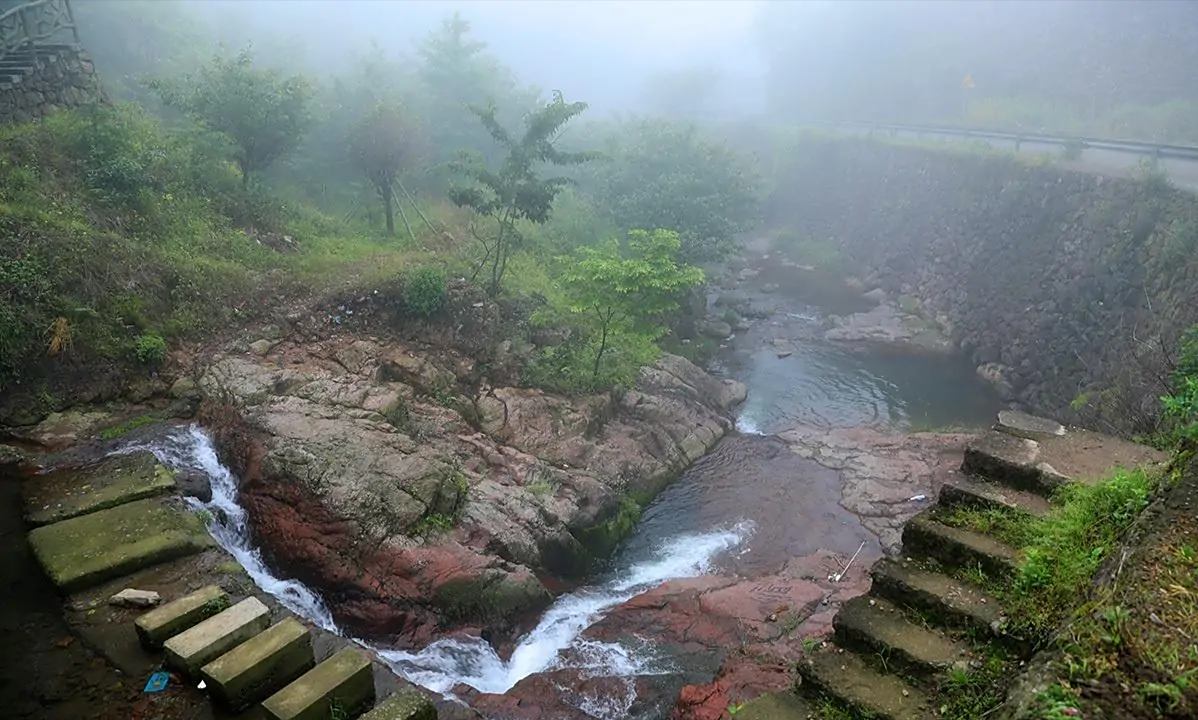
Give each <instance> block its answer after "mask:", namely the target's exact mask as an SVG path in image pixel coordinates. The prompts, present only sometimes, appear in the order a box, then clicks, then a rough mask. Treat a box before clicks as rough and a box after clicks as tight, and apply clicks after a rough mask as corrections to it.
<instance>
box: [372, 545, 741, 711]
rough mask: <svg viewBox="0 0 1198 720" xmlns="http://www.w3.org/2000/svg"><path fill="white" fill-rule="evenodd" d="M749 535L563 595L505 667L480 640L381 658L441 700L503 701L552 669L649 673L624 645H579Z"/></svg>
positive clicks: (670, 554)
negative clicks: (651, 592)
mask: <svg viewBox="0 0 1198 720" xmlns="http://www.w3.org/2000/svg"><path fill="white" fill-rule="evenodd" d="M749 530H750V528H749V526H748V524H747V523H742V524H740V525H738V526H736V527H733V528H731V529H728V530H716V531H713V532H706V533H696V534H693V535H681V536H677V537H675V538H673V539H672V540H671V541H670V542H668V543H666V545H665V546H664V547H662V548H660V549H659V550H658V552H657V556H656V557H654V558H652V559H650V560H645V561H642V562H638V563H635V564H633V565H631V566H630V567H627V568H623V569H621V570H620V571H619V572H618V573H616V574H614V575H613V577H612V578H611V579H610V580H608V581H607V582H605V583H602V584H600V585H596V586H590V587H585V588H582V589H581V590H578V591H575V592H572V593H569V594H567V595H563V596H562V597H560V598H558V599H557V601H556V602H554V603H553V605H551V606H550V607H549V609H548V610H546V611H545V614H544V615H543V616H541V621H540V622H539V623H537V626H536V627H535V628H533V629H532V631H531V632H529V633H528V634H527V635H525V636H524V639H523V640H521V641H520V644H519V645H517V646H516V649H515V651H513V652H512V655H511V657H510V658H508V660H507V661H504V660H503V659H502V658H500V657H499V655H498V654H497V653H496V652H495V650H494V648H492V647H491V646H490V645H489V644H488V643H487V642H486V641H484V640H482V639H479V638H465V639H461V638H445V639H443V640H438V641H437V642H434V643H432V644H431V645H429V646H428V647H426V648H424V649H423V650H421V651H419V652H415V653H412V652H405V651H402V650H384V651H382V652H381V653H380V654H381V655H382V657H383V658H384V659H385V660H387V662H388V663H390V664H391V665H392V667H394V668H395V669H396V670H397V671H399V672H400V673H402V674H403V675H405V676H407V677H409V678H411V679H412V680H413V681H414V682H418V683H419V684H421V685H423V686H425V687H427V688H430V689H433V690H437V691H438V692H446V691H448V690H449V689H450V688H452V687H453V686H454V685H455V684H457V683H465V684H467V685H469V686H471V687H473V688H475V689H476V690H480V691H482V692H488V693H502V692H504V691H506V690H508V689H510V688H511V687H512V686H513V685H515V684H516V683H518V682H520V681H521V680H523V679H524V678H526V677H528V676H529V675H532V674H534V673H538V672H542V671H544V670H548V669H550V668H554V667H579V668H581V669H583V670H587V671H591V672H593V673H595V674H601V675H604V676H631V675H644V674H649V673H652V672H654V670H653V669H652V668H651V667H649V665H648V663H647V660H649V658H645V657H644V656H642V655H639V654H636V653H632V652H630V651H629V650H628V649H627V648H625V647H623V646H621V645H619V644H614V643H603V642H598V641H595V640H579V635H581V634H582V631H583V630H586V629H587V628H588V627H590V626H591V625H593V624H594V623H595V622H596V621H597V620H599V619H600V618H602V617H603V615H604V614H605V613H606V612H607V611H608V610H610V609H612V608H613V607H615V606H617V605H620V604H621V603H623V602H625V601H627V600H629V599H631V598H632V597H633V596H635V595H637V594H639V593H642V592H644V591H645V590H648V589H649V588H652V587H654V586H656V585H659V584H661V583H662V582H665V581H666V580H671V579H674V578H682V577H692V576H695V575H701V574H703V573H705V572H707V570H708V569H709V567H710V565H711V561H712V560H713V559H714V558H715V557H716V556H717V555H719V554H720V553H721V552H725V551H727V550H731V549H732V548H734V547H735V546H737V545H739V544H740V543H741V542H742V541H743V540H744V539H745V538H746V537H747V536H748V533H749ZM567 648H569V649H571V650H572V651H573V652H571V653H570V656H571V660H572V662H571V661H567V662H566V663H565V664H558V660H559V659H560V658H562V651H564V650H566V649H567Z"/></svg>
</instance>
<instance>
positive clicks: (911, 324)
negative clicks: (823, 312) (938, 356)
mask: <svg viewBox="0 0 1198 720" xmlns="http://www.w3.org/2000/svg"><path fill="white" fill-rule="evenodd" d="M832 323H833V327H832V328H830V329H829V330H827V331H826V332H825V333H824V338H825V339H826V340H831V341H833V342H844V343H858V344H880V345H889V346H895V347H900V348H905V349H909V350H914V351H921V352H950V351H951V350H952V348H953V346H952V343H951V342H950V341H949V340H948V339H947V338H946V337H944V336H943V334H941V332H940V330H939V329H938V328H937V327H936V326H935V325H933V324H932V323H930V322H928V321H926V320H923V319H922V318H920V317H918V316H916V315H914V314H912V313H911V312H908V311H905V310H902V309H900V308H898V307H895V306H894V305H891V304H889V303H885V304H882V305H878V306H877V307H875V308H873V309H872V310H869V311H866V312H861V313H854V314H852V315H847V316H844V317H836V316H833V317H832Z"/></svg>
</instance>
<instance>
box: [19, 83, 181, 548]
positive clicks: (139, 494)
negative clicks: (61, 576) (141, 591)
mask: <svg viewBox="0 0 1198 720" xmlns="http://www.w3.org/2000/svg"><path fill="white" fill-rule="evenodd" d="M0 74H2V73H0ZM174 489H175V476H174V473H172V472H171V471H170V470H168V469H167V468H165V467H163V466H162V465H160V464H158V460H157V459H156V458H155V457H154V456H153V455H152V454H150V453H148V452H146V453H130V454H128V455H115V456H112V457H108V458H105V459H104V460H102V461H100V462H98V463H96V464H94V465H89V466H86V467H82V468H66V469H63V470H55V471H53V472H49V473H46V474H45V475H38V476H36V477H33V478H30V479H29V480H27V481H25V486H24V495H25V519H26V520H28V521H29V522H30V524H32V525H46V524H48V523H54V522H58V521H59V520H66V519H68V518H73V517H78V516H80V515H86V514H87V513H91V512H95V511H97V510H104V509H106V508H110V507H116V506H117V505H124V504H125V503H128V502H132V501H134V500H142V499H145V498H148V497H153V496H155V495H163V494H165V493H168V492H170V491H172V490H174Z"/></svg>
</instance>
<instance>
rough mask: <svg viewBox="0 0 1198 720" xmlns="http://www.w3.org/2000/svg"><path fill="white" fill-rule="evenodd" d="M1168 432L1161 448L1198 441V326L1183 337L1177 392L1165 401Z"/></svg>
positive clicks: (1175, 378) (1161, 438)
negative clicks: (1189, 440)
mask: <svg viewBox="0 0 1198 720" xmlns="http://www.w3.org/2000/svg"><path fill="white" fill-rule="evenodd" d="M1161 405H1162V407H1163V410H1164V420H1165V423H1164V430H1163V432H1161V433H1159V437H1158V438H1157V439H1156V442H1157V444H1159V445H1175V444H1176V443H1177V442H1178V441H1179V440H1181V439H1182V438H1192V439H1198V325H1195V326H1193V327H1191V328H1190V329H1189V330H1187V331H1186V332H1185V334H1184V335H1182V337H1181V343H1180V349H1179V352H1178V358H1177V368H1176V370H1174V373H1173V392H1172V393H1170V394H1168V395H1164V396H1162V397H1161Z"/></svg>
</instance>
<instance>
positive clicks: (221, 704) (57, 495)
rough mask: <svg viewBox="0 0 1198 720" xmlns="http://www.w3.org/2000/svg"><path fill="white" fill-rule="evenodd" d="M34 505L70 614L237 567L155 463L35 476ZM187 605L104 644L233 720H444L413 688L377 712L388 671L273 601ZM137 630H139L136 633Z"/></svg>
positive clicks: (151, 614) (219, 598)
mask: <svg viewBox="0 0 1198 720" xmlns="http://www.w3.org/2000/svg"><path fill="white" fill-rule="evenodd" d="M24 496H25V503H26V512H25V515H26V519H27V521H28V522H29V523H30V524H31V525H35V526H36V527H34V528H33V529H32V530H31V531H30V533H29V542H30V545H31V547H32V548H33V551H34V555H35V556H36V557H37V559H38V561H39V563H40V564H41V565H42V567H43V568H44V569H45V571H46V573H47V575H49V577H50V578H51V579H52V580H53V581H54V583H55V584H56V585H57V586H58V587H59V589H60V590H61V591H62V592H64V593H68V594H69V597H70V600H69V602H68V605H82V606H86V607H89V610H88V612H89V614H90V613H94V612H95V610H96V608H97V607H98V606H99V604H100V603H106V600H104V599H102V598H106V597H107V595H108V594H109V593H110V591H111V589H112V588H114V587H118V586H120V585H121V584H124V583H126V582H128V583H129V586H130V587H138V588H141V589H154V585H155V583H154V581H153V580H152V579H148V578H153V577H154V576H153V572H154V571H155V570H156V569H157V568H161V567H165V566H167V565H169V564H171V563H174V564H176V565H177V564H179V563H183V564H184V565H182V566H177V569H176V574H179V575H182V576H185V577H188V578H191V581H192V582H194V581H195V579H196V578H199V577H203V576H204V574H205V573H206V572H207V570H206V569H207V568H211V567H213V566H214V560H216V559H219V558H215V557H213V556H216V555H220V556H223V558H224V559H223V561H221V563H220V564H223V565H225V566H227V565H229V564H230V562H231V561H232V558H230V557H229V556H228V555H226V554H224V552H223V551H221V550H220V549H219V548H216V547H215V545H214V543H213V541H212V539H211V537H210V536H209V535H208V532H207V529H206V528H205V526H204V522H203V519H202V518H201V517H199V516H198V515H197V514H196V513H195V512H193V511H191V510H189V509H188V508H186V507H185V505H184V503H183V502H182V500H181V498H179V497H178V496H177V488H176V485H175V480H174V476H173V474H172V473H171V472H170V471H169V470H167V469H166V468H164V467H162V466H161V465H159V464H158V463H157V461H156V460H155V458H154V457H153V456H152V455H150V454H149V453H136V454H130V455H124V456H114V457H109V458H106V459H104V460H102V461H100V462H98V463H95V464H92V465H89V466H85V467H82V468H72V469H69V470H62V471H53V472H50V473H47V474H42V475H38V476H34V477H33V478H30V479H29V480H27V481H26V486H25V491H24ZM205 556H207V559H206V560H205V561H203V562H201V561H199V560H198V558H203V557H205ZM187 563H191V564H190V565H187ZM147 582H148V583H149V587H148V588H147V587H144V585H145V583H147ZM158 587H159V588H161V589H164V590H167V591H168V592H169V589H168V588H167V587H166V586H163V585H158ZM89 593H90V594H91V599H90V600H89V599H88V594H89ZM178 595H179V596H177V597H175V598H174V599H173V600H171V601H170V602H167V603H166V604H164V605H161V606H159V607H156V608H154V609H151V610H148V611H146V612H144V613H142V614H140V615H138V616H136V617H135V618H132V619H131V622H128V621H127V620H126V619H125V617H124V616H120V615H115V616H114V624H115V625H117V626H118V627H116V628H114V629H113V630H112V631H109V632H108V634H107V635H106V634H104V633H100V635H99V636H100V637H116V636H119V635H120V634H121V633H124V632H128V633H129V634H131V635H132V634H134V633H135V637H136V640H135V641H134V642H135V644H140V646H141V651H140V652H142V653H143V654H145V655H146V656H148V657H143V658H142V659H141V660H142V663H141V666H148V667H159V668H162V667H165V668H166V669H168V670H169V671H170V672H171V673H172V674H173V675H174V677H175V679H176V680H179V679H182V678H186V681H185V684H189V686H190V687H197V686H201V685H200V684H201V683H202V687H204V688H205V689H206V691H207V693H208V696H209V697H210V699H211V700H212V702H213V703H214V704H215V705H216V706H217V707H218V708H219V709H220V716H222V717H228V716H235V717H236V716H240V715H241V714H243V713H245V714H246V716H247V717H256V718H257V717H261V718H268V719H271V720H301V719H302V720H323V719H328V720H345V719H348V718H354V717H359V716H361V717H363V718H365V719H366V720H431V719H432V718H436V717H437V711H436V709H435V707H434V706H433V704H432V703H431V702H430V701H429V700H428V698H426V697H425V696H424V695H423V694H421V693H420V692H419V691H417V690H415V689H414V688H410V687H408V688H400V689H398V690H397V691H396V692H394V693H392V694H391V695H390V697H388V698H386V699H385V700H384V701H383V702H382V703H379V704H378V705H377V706H376V707H374V708H373V709H370V708H371V706H372V705H375V699H376V690H375V674H376V671H378V666H377V664H376V663H373V662H372V660H371V658H370V656H369V655H368V654H367V653H366V652H364V651H363V650H362V649H361V648H358V647H356V646H354V645H352V644H351V643H349V642H348V641H346V640H344V639H342V638H336V637H335V636H330V635H326V636H324V637H322V639H321V642H320V643H316V642H314V638H313V631H312V630H311V629H309V628H308V627H306V626H305V625H304V624H303V623H302V622H301V621H300V620H299V619H297V618H296V617H294V616H293V615H292V614H291V613H290V612H288V611H287V610H286V609H284V608H282V607H279V606H277V605H275V604H273V603H271V600H270V599H269V598H266V599H265V601H264V599H263V598H260V597H258V596H256V595H254V594H243V595H241V596H238V595H237V594H236V593H233V594H231V593H230V592H229V591H228V590H226V589H225V588H224V587H222V586H221V585H220V584H218V583H210V584H206V585H204V586H202V587H199V588H198V589H194V590H191V591H189V592H185V593H178ZM268 603H271V604H268ZM272 605H273V607H272ZM126 624H128V625H131V626H132V627H131V629H124V628H123V626H124V625H126ZM91 639H92V638H89V640H91ZM101 644H103V642H101ZM112 644H113V645H114V646H119V644H120V643H119V641H117V640H113V641H112ZM101 650H102V651H103V650H104V648H101ZM118 652H124V654H126V655H127V654H128V653H127V652H126V651H120V650H119V648H118ZM318 655H323V657H319V659H318ZM196 697H197V701H199V700H198V698H199V696H198V694H197V696H196ZM362 713H365V714H364V715H362Z"/></svg>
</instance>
